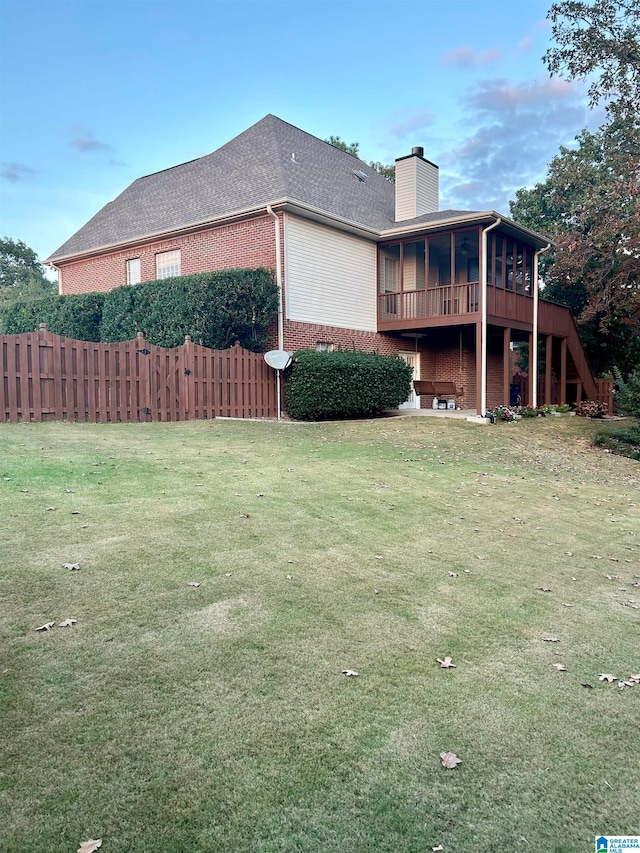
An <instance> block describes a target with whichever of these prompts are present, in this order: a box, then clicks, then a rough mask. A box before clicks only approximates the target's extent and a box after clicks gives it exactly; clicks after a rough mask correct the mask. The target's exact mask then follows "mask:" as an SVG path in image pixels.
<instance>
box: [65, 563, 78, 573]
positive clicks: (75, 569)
mask: <svg viewBox="0 0 640 853" xmlns="http://www.w3.org/2000/svg"><path fill="white" fill-rule="evenodd" d="M62 568H63V569H69V571H70V572H79V571H80V563H64V565H63V566H62Z"/></svg>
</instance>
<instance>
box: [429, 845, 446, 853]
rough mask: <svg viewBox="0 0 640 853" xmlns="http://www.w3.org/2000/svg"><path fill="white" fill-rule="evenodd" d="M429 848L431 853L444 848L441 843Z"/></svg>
mask: <svg viewBox="0 0 640 853" xmlns="http://www.w3.org/2000/svg"><path fill="white" fill-rule="evenodd" d="M431 849H432V850H433V853H438V851H439V850H444V847H443V846H442V844H438V846H437V847H432V848H431Z"/></svg>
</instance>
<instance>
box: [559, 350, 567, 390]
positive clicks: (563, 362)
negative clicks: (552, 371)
mask: <svg viewBox="0 0 640 853" xmlns="http://www.w3.org/2000/svg"><path fill="white" fill-rule="evenodd" d="M566 402H567V339H566V338H562V340H561V341H560V404H561V405H562V404H564V403H566Z"/></svg>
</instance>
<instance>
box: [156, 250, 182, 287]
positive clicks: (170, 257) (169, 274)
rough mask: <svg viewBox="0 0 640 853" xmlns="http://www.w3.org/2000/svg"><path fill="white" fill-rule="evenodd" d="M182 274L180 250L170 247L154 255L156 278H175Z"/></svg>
mask: <svg viewBox="0 0 640 853" xmlns="http://www.w3.org/2000/svg"><path fill="white" fill-rule="evenodd" d="M179 275H182V252H181V250H180V249H171V250H170V251H168V252H158V253H157V255H156V280H158V281H160V280H162V279H164V278H175V276H179Z"/></svg>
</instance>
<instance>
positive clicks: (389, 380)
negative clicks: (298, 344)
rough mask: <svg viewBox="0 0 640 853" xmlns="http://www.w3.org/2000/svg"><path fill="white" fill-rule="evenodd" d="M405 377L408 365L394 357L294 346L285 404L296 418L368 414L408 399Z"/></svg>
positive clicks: (408, 375) (408, 376) (409, 373)
mask: <svg viewBox="0 0 640 853" xmlns="http://www.w3.org/2000/svg"><path fill="white" fill-rule="evenodd" d="M411 377H412V369H411V367H410V366H409V365H408V364H407V363H406V362H405V361H403V360H402V359H401V358H398V357H396V356H385V355H372V354H369V353H363V352H355V351H340V352H314V351H310V350H298V352H296V354H295V356H294V359H293V364H292V366H291V369H290V371H289V373H288V375H287V379H286V385H285V407H286V410H287V413H288V414H289V415H290V416H291V417H292V418H296V419H298V420H327V419H333V418H336V419H337V418H348V417H369V416H371V415H375V414H378V413H379V412H381V411H382V410H383V409H390V408H393V407H394V406H397V405H399V404H400V403H403V402H404V401H405V400H406V399H408V397H409V393H410V391H411Z"/></svg>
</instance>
